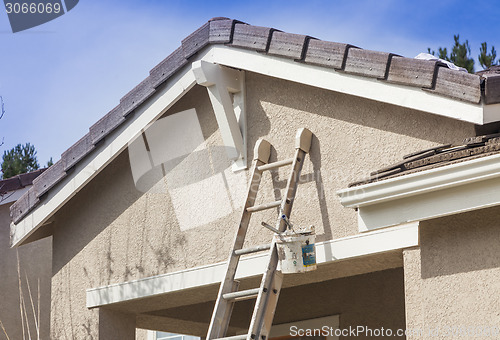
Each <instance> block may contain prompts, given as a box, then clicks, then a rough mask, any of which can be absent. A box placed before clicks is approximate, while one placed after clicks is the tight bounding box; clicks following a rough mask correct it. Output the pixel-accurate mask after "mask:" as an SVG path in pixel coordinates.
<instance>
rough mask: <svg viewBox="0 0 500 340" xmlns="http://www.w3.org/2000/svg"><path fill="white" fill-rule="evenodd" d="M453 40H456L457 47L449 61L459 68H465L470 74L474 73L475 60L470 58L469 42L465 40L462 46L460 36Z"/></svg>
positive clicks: (452, 51) (455, 46) (454, 47)
mask: <svg viewBox="0 0 500 340" xmlns="http://www.w3.org/2000/svg"><path fill="white" fill-rule="evenodd" d="M453 39H455V45H454V46H453V48H452V50H451V53H450V59H449V61H451V62H452V63H453V64H455V65H457V66H459V67H463V68H465V69H466V70H467V71H468V72H469V73H474V59H472V58H471V56H470V46H469V41H468V40H465V42H464V43H463V44H461V43H460V36H459V35H458V34H457V35H455V36H453Z"/></svg>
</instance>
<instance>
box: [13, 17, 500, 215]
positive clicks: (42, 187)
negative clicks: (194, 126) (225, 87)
mask: <svg viewBox="0 0 500 340" xmlns="http://www.w3.org/2000/svg"><path fill="white" fill-rule="evenodd" d="M209 44H225V45H227V46H230V47H234V48H245V49H250V50H254V51H257V52H264V53H268V54H271V55H276V56H280V57H285V58H292V59H293V60H296V61H298V62H305V63H308V64H312V65H319V66H324V67H327V68H333V69H335V70H339V71H344V72H346V73H351V74H356V75H359V76H365V77H372V78H378V79H382V80H387V81H388V82H394V83H398V84H403V85H407V86H417V87H421V88H423V89H427V90H428V91H432V92H433V93H436V94H438V95H443V96H447V97H451V98H454V99H459V100H463V101H468V102H472V103H479V101H480V100H481V86H480V81H481V77H483V78H486V81H485V90H484V96H485V103H487V104H493V103H498V102H500V94H499V93H500V74H490V75H486V74H485V75H484V76H479V75H470V74H467V73H464V72H458V71H453V70H449V69H447V68H443V67H436V63H435V62H433V61H417V60H413V59H408V58H400V57H397V56H395V55H393V54H391V53H385V52H376V51H368V50H363V49H360V48H355V47H354V46H351V45H348V44H341V43H334V42H327V41H321V40H317V39H314V38H310V37H308V36H305V35H299V34H291V33H285V32H281V31H278V30H275V29H273V28H268V27H258V26H252V25H247V24H245V23H242V22H240V21H237V20H232V19H228V18H213V19H211V20H209V21H208V22H207V23H205V24H204V25H203V26H201V27H200V28H198V29H197V30H196V31H194V32H193V33H192V34H190V35H189V36H188V37H186V38H185V39H184V40H182V43H181V46H180V47H179V48H178V49H176V50H175V51H174V52H173V53H172V54H170V55H169V56H168V57H167V58H165V59H164V60H163V61H162V62H160V63H159V64H158V65H157V66H155V67H154V68H153V69H152V70H151V71H150V74H149V76H148V77H147V78H146V79H145V80H143V81H142V82H141V83H140V84H139V85H137V86H136V87H135V88H134V89H132V90H131V91H130V92H129V93H127V94H126V95H125V96H124V97H123V98H122V99H121V100H120V103H119V105H118V106H116V107H115V108H114V109H113V110H111V111H110V112H109V113H108V114H106V115H105V116H104V117H103V118H101V119H100V120H99V121H98V122H97V123H95V124H94V125H92V126H91V127H90V129H89V133H88V134H87V135H85V136H84V137H83V138H82V139H80V140H79V141H78V142H77V143H75V145H73V146H72V147H70V148H69V149H68V150H67V151H65V152H64V153H63V154H62V159H61V160H60V161H59V162H57V163H56V164H54V165H53V166H52V167H50V168H49V170H47V171H46V172H45V173H44V174H43V176H40V177H38V178H37V179H36V180H35V181H34V186H33V188H31V189H30V190H29V194H28V193H27V194H26V195H25V196H26V197H24V196H23V197H21V198H20V199H19V200H18V201H17V202H16V203H14V204H13V205H12V206H11V216H12V218H13V221H14V223H17V222H19V221H20V220H21V219H22V218H23V217H24V216H25V215H26V214H27V213H28V212H29V211H30V210H32V209H34V208H35V206H36V205H37V204H38V202H39V199H40V197H41V196H42V195H43V194H44V193H46V192H47V191H48V190H50V189H51V188H52V187H53V186H54V185H56V184H57V183H58V182H59V181H60V180H61V179H63V178H64V177H65V176H66V171H68V170H69V169H71V168H72V167H73V166H75V165H76V164H77V163H78V162H79V161H81V160H82V159H83V158H84V157H85V156H86V155H88V154H89V153H91V152H92V151H93V150H94V149H95V144H96V143H98V142H99V141H101V140H102V139H103V138H106V136H108V135H109V134H110V133H111V132H112V131H114V130H115V129H116V128H117V127H118V126H120V125H121V124H122V123H123V122H124V121H126V119H127V118H128V116H129V115H130V113H131V112H133V111H134V110H135V109H136V108H137V107H138V106H139V105H141V104H142V103H144V102H145V101H146V100H147V99H148V98H149V97H150V96H151V95H153V94H154V93H155V91H156V89H157V88H158V87H159V86H161V85H162V84H163V83H164V82H166V81H167V80H168V79H169V78H170V77H171V76H172V75H174V74H175V73H176V72H177V71H179V70H180V69H181V68H182V67H184V66H185V65H187V64H188V63H189V60H190V58H191V57H193V56H194V55H195V54H196V53H198V52H199V51H200V50H201V49H203V48H204V47H206V46H207V45H209ZM395 171H396V172H401V170H397V168H395V169H392V170H390V171H389V172H391V173H393V174H394V173H395Z"/></svg>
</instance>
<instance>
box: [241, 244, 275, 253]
mask: <svg viewBox="0 0 500 340" xmlns="http://www.w3.org/2000/svg"><path fill="white" fill-rule="evenodd" d="M268 249H271V244H261V245H260V246H255V247H251V248H244V249H238V250H235V251H234V255H245V254H251V253H256V252H258V251H263V250H268Z"/></svg>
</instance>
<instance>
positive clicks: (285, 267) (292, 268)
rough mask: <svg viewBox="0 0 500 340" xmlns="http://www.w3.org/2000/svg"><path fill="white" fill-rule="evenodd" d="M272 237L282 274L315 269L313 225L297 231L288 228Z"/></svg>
mask: <svg viewBox="0 0 500 340" xmlns="http://www.w3.org/2000/svg"><path fill="white" fill-rule="evenodd" d="M274 238H275V240H276V246H277V249H278V258H279V263H280V267H281V272H282V273H283V274H295V273H305V272H309V271H312V270H315V269H316V248H315V245H314V241H315V238H316V235H315V233H314V226H310V227H306V228H301V229H299V230H297V231H294V229H289V230H287V231H285V232H283V233H281V234H276V235H275V236H274ZM278 270H279V268H278Z"/></svg>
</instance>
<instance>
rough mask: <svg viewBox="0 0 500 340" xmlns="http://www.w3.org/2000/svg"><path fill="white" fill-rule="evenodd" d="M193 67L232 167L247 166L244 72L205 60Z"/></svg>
mask: <svg viewBox="0 0 500 340" xmlns="http://www.w3.org/2000/svg"><path fill="white" fill-rule="evenodd" d="M192 71H193V74H194V76H195V78H196V82H197V83H198V84H199V85H202V86H205V87H206V88H207V91H208V95H209V97H210V101H211V102H212V106H213V109H214V113H215V118H216V119H217V124H218V125H219V129H220V132H221V135H222V140H223V141H224V145H225V146H226V151H227V154H228V157H229V158H230V159H231V160H234V165H233V171H238V170H243V169H247V148H246V144H247V141H246V137H247V136H246V111H245V73H244V72H243V71H239V70H235V69H232V68H229V67H226V66H220V65H218V64H213V63H210V62H206V61H202V60H199V61H196V62H194V63H193V64H192Z"/></svg>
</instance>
